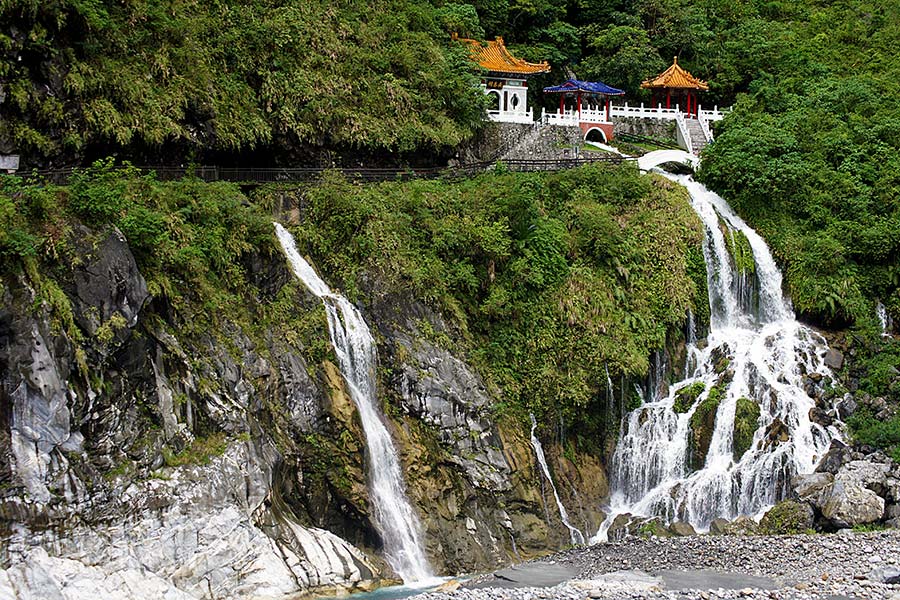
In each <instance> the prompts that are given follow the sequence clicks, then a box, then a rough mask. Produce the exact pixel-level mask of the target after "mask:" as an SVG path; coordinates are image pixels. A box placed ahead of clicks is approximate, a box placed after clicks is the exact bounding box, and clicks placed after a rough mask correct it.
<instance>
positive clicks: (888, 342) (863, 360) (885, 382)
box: [842, 319, 900, 462]
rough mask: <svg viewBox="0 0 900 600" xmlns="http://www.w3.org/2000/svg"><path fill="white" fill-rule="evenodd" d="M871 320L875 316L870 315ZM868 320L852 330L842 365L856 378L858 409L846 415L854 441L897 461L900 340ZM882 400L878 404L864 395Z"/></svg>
mask: <svg viewBox="0 0 900 600" xmlns="http://www.w3.org/2000/svg"><path fill="white" fill-rule="evenodd" d="M872 321H874V319H872ZM872 321H870V322H869V323H867V325H868V326H860V327H857V328H856V329H855V331H854V332H853V334H852V340H853V353H854V356H853V358H852V360H850V361H848V362H847V363H846V364H845V366H844V372H843V373H842V375H843V378H844V379H850V378H853V379H856V380H857V381H858V382H859V389H858V390H857V391H856V393H855V397H856V400H857V402H858V403H860V405H861V406H860V408H859V410H858V411H857V412H856V413H855V414H854V415H853V416H851V417H850V418H849V419H847V425H848V426H849V428H850V431H851V433H852V434H853V438H854V439H855V441H857V442H860V443H862V444H867V445H870V446H874V447H876V448H880V449H882V450H885V451H886V452H887V453H888V454H890V455H891V456H892V457H893V458H894V459H895V460H897V461H898V462H900V340H897V339H893V338H885V337H882V335H881V330H880V327H879V325H878V324H876V323H874V322H872ZM866 397H868V398H872V399H876V400H879V401H883V404H881V408H876V405H875V404H872V403H871V402H866V401H864V400H863V399H864V398H866Z"/></svg>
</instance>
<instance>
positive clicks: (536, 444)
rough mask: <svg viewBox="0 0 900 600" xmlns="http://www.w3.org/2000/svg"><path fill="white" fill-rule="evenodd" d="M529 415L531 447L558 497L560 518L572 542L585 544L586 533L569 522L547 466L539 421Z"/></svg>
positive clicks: (554, 495) (555, 495)
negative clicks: (538, 428)
mask: <svg viewBox="0 0 900 600" xmlns="http://www.w3.org/2000/svg"><path fill="white" fill-rule="evenodd" d="M528 416H529V417H531V447H532V448H534V455H535V456H536V457H537V460H538V464H540V466H541V471H542V472H543V473H544V477H545V478H546V479H547V482H548V483H549V484H550V489H551V490H552V491H553V497H554V498H555V499H556V508H557V509H559V518H560V520H561V521H562V523H563V525H565V526H566V528H567V529H568V530H569V539H571V540H572V544H573V545H574V544H584V534H583V533H581V531H580V530H579V529H578V528H577V527H574V526H573V525H572V523H570V522H569V513H568V512H567V511H566V507H565V506H563V503H562V500H560V499H559V493H557V491H556V484H554V483H553V477H551V476H550V468H549V467H548V466H547V457H546V456H544V447H543V446H542V445H541V440H539V439H538V438H537V435H536V434H535V430H536V429H537V421H536V420H535V418H534V415H533V414H529V415H528Z"/></svg>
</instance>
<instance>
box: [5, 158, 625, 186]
mask: <svg viewBox="0 0 900 600" xmlns="http://www.w3.org/2000/svg"><path fill="white" fill-rule="evenodd" d="M625 160H628V159H626V158H624V157H622V156H618V155H614V154H609V155H606V154H598V155H596V156H595V155H590V156H584V157H581V158H564V159H556V160H554V159H550V160H499V161H485V162H477V163H468V164H463V165H457V166H452V167H423V168H415V167H385V168H369V167H344V168H326V167H286V168H255V167H248V168H238V167H216V166H198V167H187V168H185V167H168V166H161V167H137V170H138V172H139V173H141V174H142V175H149V174H151V173H153V174H155V177H156V178H157V179H158V180H160V181H173V180H177V179H185V178H196V179H200V180H203V181H206V182H215V181H227V182H231V183H240V184H269V183H312V182H315V181H317V180H318V179H320V178H321V177H322V174H323V173H325V172H327V171H336V172H339V173H340V174H341V175H343V176H344V177H345V178H347V179H348V180H351V181H359V182H364V183H369V182H379V181H406V180H410V179H437V178H441V177H444V178H450V179H452V178H465V177H472V176H474V175H477V174H478V173H482V172H484V171H488V170H491V169H493V168H495V167H497V166H498V165H503V167H505V168H506V169H508V170H510V171H558V170H562V169H571V168H574V167H578V166H581V165H586V164H592V163H611V164H620V163H622V162H624V161H625ZM75 171H76V169H73V168H65V169H54V170H49V171H32V172H24V171H19V172H17V173H16V174H15V175H16V176H18V177H34V178H36V179H38V180H40V181H42V182H45V183H53V184H58V185H64V184H66V183H68V181H69V179H70V178H71V177H72V174H73V173H74V172H75Z"/></svg>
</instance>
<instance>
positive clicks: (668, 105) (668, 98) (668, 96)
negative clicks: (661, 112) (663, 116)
mask: <svg viewBox="0 0 900 600" xmlns="http://www.w3.org/2000/svg"><path fill="white" fill-rule="evenodd" d="M666 108H672V90H666Z"/></svg>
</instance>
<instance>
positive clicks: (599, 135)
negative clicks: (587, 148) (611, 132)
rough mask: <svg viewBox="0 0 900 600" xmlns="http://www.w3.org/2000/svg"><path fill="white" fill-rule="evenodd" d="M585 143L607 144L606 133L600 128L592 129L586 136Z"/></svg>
mask: <svg viewBox="0 0 900 600" xmlns="http://www.w3.org/2000/svg"><path fill="white" fill-rule="evenodd" d="M584 141H586V142H597V143H600V144H605V143H606V133H605V132H604V131H603V130H602V129H600V128H599V127H591V128H590V129H588V132H587V133H586V134H585V135H584Z"/></svg>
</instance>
